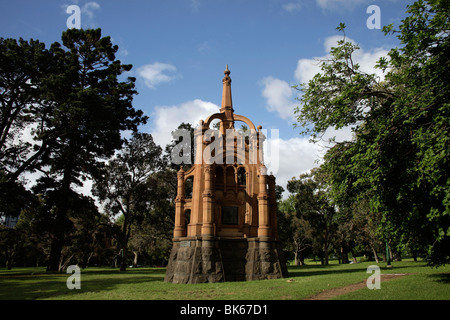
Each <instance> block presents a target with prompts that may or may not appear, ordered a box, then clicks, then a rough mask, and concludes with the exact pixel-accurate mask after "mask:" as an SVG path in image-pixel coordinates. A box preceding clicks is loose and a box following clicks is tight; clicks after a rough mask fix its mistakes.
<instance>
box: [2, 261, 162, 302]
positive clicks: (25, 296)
mask: <svg viewBox="0 0 450 320" xmlns="http://www.w3.org/2000/svg"><path fill="white" fill-rule="evenodd" d="M71 275H72V274H66V273H39V274H30V273H29V274H11V275H10V276H5V275H3V276H2V277H0V287H1V290H0V300H35V299H51V298H59V297H71V296H73V297H74V296H76V295H77V294H83V293H87V292H95V293H98V292H106V291H109V290H114V289H117V288H118V287H119V286H122V285H135V284H136V285H138V284H144V283H146V282H155V281H159V282H162V281H163V280H164V275H165V268H158V269H144V268H143V269H130V270H127V271H125V272H120V271H119V270H118V269H98V270H95V269H91V268H88V269H82V270H81V290H77V289H73V290H70V289H68V288H67V283H66V282H67V280H68V278H69V277H70V276H71Z"/></svg>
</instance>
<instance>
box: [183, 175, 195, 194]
mask: <svg viewBox="0 0 450 320" xmlns="http://www.w3.org/2000/svg"><path fill="white" fill-rule="evenodd" d="M193 191H194V177H189V178H187V179H186V182H185V183H184V195H185V198H186V199H192V192H193Z"/></svg>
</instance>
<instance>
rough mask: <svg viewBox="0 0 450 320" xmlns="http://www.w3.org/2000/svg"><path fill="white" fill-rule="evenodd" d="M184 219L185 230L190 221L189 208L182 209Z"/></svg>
mask: <svg viewBox="0 0 450 320" xmlns="http://www.w3.org/2000/svg"><path fill="white" fill-rule="evenodd" d="M184 221H185V229H186V230H187V226H188V225H189V223H191V209H187V210H186V211H184Z"/></svg>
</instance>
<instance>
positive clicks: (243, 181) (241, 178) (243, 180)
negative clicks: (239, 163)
mask: <svg viewBox="0 0 450 320" xmlns="http://www.w3.org/2000/svg"><path fill="white" fill-rule="evenodd" d="M238 183H239V185H240V186H245V185H247V176H246V171H245V168H244V167H240V168H239V169H238Z"/></svg>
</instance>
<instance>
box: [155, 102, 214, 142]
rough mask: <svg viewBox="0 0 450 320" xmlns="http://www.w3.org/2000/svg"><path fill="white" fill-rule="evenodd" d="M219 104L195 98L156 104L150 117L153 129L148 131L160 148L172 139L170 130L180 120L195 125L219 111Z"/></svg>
mask: <svg viewBox="0 0 450 320" xmlns="http://www.w3.org/2000/svg"><path fill="white" fill-rule="evenodd" d="M219 109H220V108H219V106H217V105H216V104H214V103H212V102H207V101H203V100H200V99H195V100H193V101H188V102H185V103H182V104H180V105H175V106H157V107H156V108H155V111H154V113H153V114H152V117H151V119H154V120H153V128H154V130H153V131H151V132H150V133H151V134H152V136H153V139H154V140H155V142H156V143H157V144H158V145H160V146H161V147H162V148H165V146H166V145H167V144H169V143H170V141H171V140H172V136H171V132H172V131H174V130H175V129H176V128H177V127H178V126H179V125H180V124H181V123H182V122H185V123H190V124H191V125H192V126H193V127H195V126H196V125H197V124H198V122H199V121H200V120H205V119H206V118H207V117H209V116H210V115H212V114H214V113H217V112H219Z"/></svg>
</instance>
